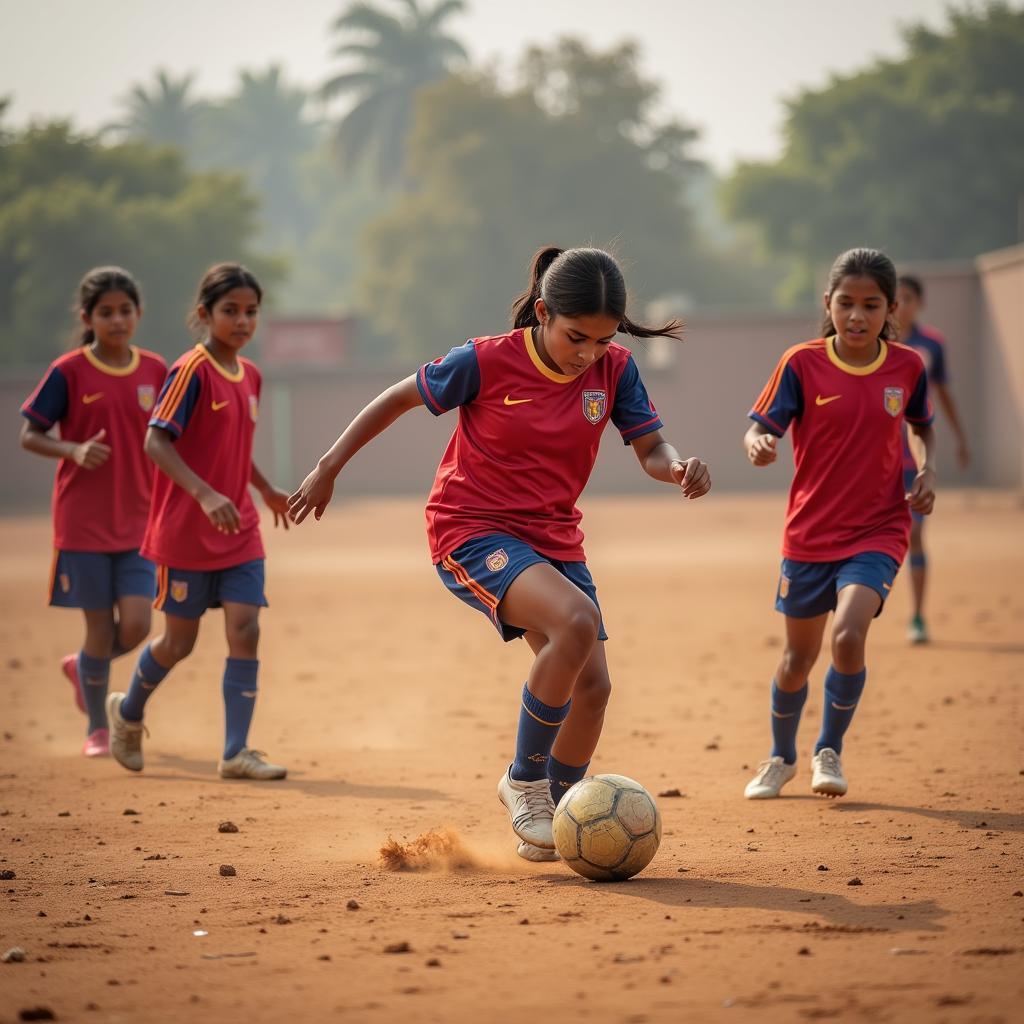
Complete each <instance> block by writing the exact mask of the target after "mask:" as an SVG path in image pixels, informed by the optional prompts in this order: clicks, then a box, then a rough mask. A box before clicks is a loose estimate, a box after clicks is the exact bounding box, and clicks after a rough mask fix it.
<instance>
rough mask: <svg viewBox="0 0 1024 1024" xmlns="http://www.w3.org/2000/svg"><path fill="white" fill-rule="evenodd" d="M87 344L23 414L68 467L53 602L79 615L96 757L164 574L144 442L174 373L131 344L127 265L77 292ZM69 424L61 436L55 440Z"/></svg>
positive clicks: (60, 491)
mask: <svg viewBox="0 0 1024 1024" xmlns="http://www.w3.org/2000/svg"><path fill="white" fill-rule="evenodd" d="M76 306H77V310H78V315H79V318H80V319H81V321H82V324H83V325H84V327H83V330H82V335H81V339H80V346H79V348H77V349H76V350H75V351H74V352H69V353H68V354H67V355H63V356H61V357H60V358H59V359H58V360H56V361H55V362H54V363H52V364H51V365H50V368H49V369H48V370H47V371H46V375H45V376H44V377H43V379H42V381H40V383H39V386H38V387H37V388H36V389H35V391H33V392H32V394H31V395H30V396H29V397H28V398H27V399H26V401H25V404H24V405H23V406H22V407H21V414H22V416H24V417H25V422H24V423H23V424H22V428H21V446H22V447H23V448H25V449H26V450H28V451H30V452H35V453H36V454H37V455H44V456H46V457H48V458H54V459H60V462H59V464H58V466H57V474H56V479H55V481H54V488H53V547H54V553H53V568H52V570H51V573H50V604H51V605H54V606H56V607H58V608H81V609H82V613H83V614H84V616H85V641H84V643H83V644H82V648H81V650H80V651H79V652H78V653H77V654H69V655H67V657H65V658H64V660H63V661H62V663H61V668H62V670H63V672H64V675H65V676H67V678H68V680H69V681H70V682H71V685H72V687H73V688H74V694H75V703H76V705H77V706H78V709H79V710H80V711H82V712H84V713H85V715H86V716H87V720H88V721H87V724H86V729H85V732H86V737H85V746H84V747H83V748H82V753H83V754H85V756H86V757H101V756H104V755H106V754H107V753H108V748H109V734H108V732H107V716H106V712H105V711H104V701H105V700H106V697H107V682H108V680H109V678H110V661H111V659H112V658H117V657H120V655H122V654H127V653H128V651H130V650H132V648H134V647H137V646H138V645H139V644H140V643H141V642H142V641H143V640H144V639H145V637H146V635H147V634H148V633H149V623H150V611H149V605H150V602H151V601H152V600H153V593H154V590H155V587H154V568H153V565H152V563H151V562H149V561H147V560H146V559H145V558H143V557H142V556H141V555H140V554H139V545H140V544H141V543H142V535H143V532H144V531H145V528H146V515H147V513H148V511H149V496H150V491H151V489H152V485H153V467H152V466H151V465H150V464H149V461H148V460H147V459H146V457H145V456H144V455H143V452H142V439H143V437H144V435H145V433H146V422H147V420H148V419H149V414H150V412H151V411H152V409H153V403H154V400H155V399H156V393H157V391H158V390H159V388H160V384H161V383H162V382H163V379H164V375H165V373H166V372H167V366H166V364H165V363H164V361H163V359H161V358H160V356H158V355H156V354H155V353H153V352H146V351H144V350H142V349H139V348H136V347H135V346H134V345H133V344H132V343H131V341H132V337H133V336H134V334H135V329H136V327H138V323H139V317H140V316H141V315H142V301H141V298H140V296H139V287H138V285H137V284H136V283H135V281H134V280H133V279H132V277H131V275H130V274H129V273H128V272H127V271H126V270H122V269H121V268H120V267H97V268H95V269H94V270H90V271H89V273H88V274H86V275H85V277H83V278H82V281H81V283H80V284H79V286H78V299H77V303H76ZM55 425H59V427H60V436H59V438H58V437H53V436H51V435H50V433H49V431H50V429H51V428H52V427H53V426H55Z"/></svg>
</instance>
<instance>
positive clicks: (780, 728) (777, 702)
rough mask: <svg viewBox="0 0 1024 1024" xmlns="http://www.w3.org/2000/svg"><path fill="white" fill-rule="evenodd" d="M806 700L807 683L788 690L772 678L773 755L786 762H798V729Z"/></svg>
mask: <svg viewBox="0 0 1024 1024" xmlns="http://www.w3.org/2000/svg"><path fill="white" fill-rule="evenodd" d="M806 702H807V684H806V683H804V685H803V687H802V688H801V689H799V690H794V691H793V692H787V691H786V690H780V689H779V687H778V684H777V683H776V682H775V680H774V679H773V680H772V757H781V758H782V760H783V761H785V762H786V764H796V731H797V729H799V728H800V712H802V711H803V709H804V704H805V703H806Z"/></svg>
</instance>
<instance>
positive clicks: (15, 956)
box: [0, 946, 25, 964]
mask: <svg viewBox="0 0 1024 1024" xmlns="http://www.w3.org/2000/svg"><path fill="white" fill-rule="evenodd" d="M0 960H2V961H3V962H4V963H5V964H22V963H24V962H25V950H23V949H22V948H21V946H12V947H11V948H10V949H9V950H7V952H6V953H4V954H3V956H0Z"/></svg>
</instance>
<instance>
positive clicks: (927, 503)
mask: <svg viewBox="0 0 1024 1024" xmlns="http://www.w3.org/2000/svg"><path fill="white" fill-rule="evenodd" d="M907 441H908V443H909V445H910V452H911V454H912V455H913V456H914V461H915V462H916V463H917V476H916V477H915V478H914V485H913V486H912V487H911V488H910V492H909V493H908V494H907V501H908V502H909V503H910V507H911V508H912V509H913V510H914V511H915V512H920V513H921V514H922V515H929V514H930V513H931V511H932V509H933V508H934V506H935V428H934V427H932V426H931V424H929V425H928V426H922V425H920V424H918V423H907Z"/></svg>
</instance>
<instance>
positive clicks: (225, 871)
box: [220, 864, 238, 878]
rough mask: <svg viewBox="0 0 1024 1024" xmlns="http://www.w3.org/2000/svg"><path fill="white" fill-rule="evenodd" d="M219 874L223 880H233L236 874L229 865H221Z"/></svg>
mask: <svg viewBox="0 0 1024 1024" xmlns="http://www.w3.org/2000/svg"><path fill="white" fill-rule="evenodd" d="M220 873H221V875H223V876H224V878H234V876H235V875H236V874H237V873H238V872H237V871H235V869H234V868H233V867H232V866H231V865H230V864H221V866H220Z"/></svg>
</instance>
